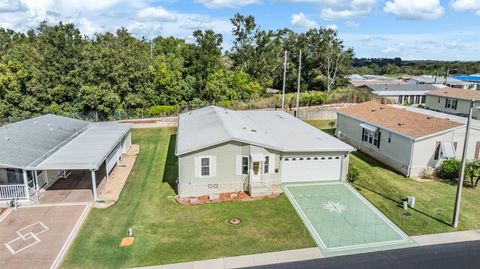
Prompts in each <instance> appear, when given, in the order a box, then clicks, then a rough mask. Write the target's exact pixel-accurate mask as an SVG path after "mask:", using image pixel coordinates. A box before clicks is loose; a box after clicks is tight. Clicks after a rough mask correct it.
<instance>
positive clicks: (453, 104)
mask: <svg viewBox="0 0 480 269" xmlns="http://www.w3.org/2000/svg"><path fill="white" fill-rule="evenodd" d="M457 102H458V100H452V109H455V110H457Z"/></svg>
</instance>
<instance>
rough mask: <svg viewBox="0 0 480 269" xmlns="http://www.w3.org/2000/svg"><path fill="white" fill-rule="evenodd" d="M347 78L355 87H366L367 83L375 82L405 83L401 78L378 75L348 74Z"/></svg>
mask: <svg viewBox="0 0 480 269" xmlns="http://www.w3.org/2000/svg"><path fill="white" fill-rule="evenodd" d="M348 79H349V80H350V84H351V85H352V86H353V87H354V88H357V89H366V87H367V86H368V85H376V84H382V85H385V84H390V85H396V84H405V82H404V81H403V80H400V79H396V78H392V77H385V76H378V75H363V76H361V75H350V76H348Z"/></svg>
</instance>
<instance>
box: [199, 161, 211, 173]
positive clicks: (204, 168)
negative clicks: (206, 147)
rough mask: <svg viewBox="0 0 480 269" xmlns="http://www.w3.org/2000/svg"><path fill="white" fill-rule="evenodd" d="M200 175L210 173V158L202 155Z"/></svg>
mask: <svg viewBox="0 0 480 269" xmlns="http://www.w3.org/2000/svg"><path fill="white" fill-rule="evenodd" d="M200 169H201V170H200V175H201V176H202V177H207V176H209V175H210V158H209V157H202V158H201V159H200Z"/></svg>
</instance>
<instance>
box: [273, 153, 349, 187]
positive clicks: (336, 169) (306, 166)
mask: <svg viewBox="0 0 480 269" xmlns="http://www.w3.org/2000/svg"><path fill="white" fill-rule="evenodd" d="M341 171H342V157H341V156H323V157H295V158H285V159H282V182H290V183H292V182H315V181H338V180H340V177H341V176H340V175H341Z"/></svg>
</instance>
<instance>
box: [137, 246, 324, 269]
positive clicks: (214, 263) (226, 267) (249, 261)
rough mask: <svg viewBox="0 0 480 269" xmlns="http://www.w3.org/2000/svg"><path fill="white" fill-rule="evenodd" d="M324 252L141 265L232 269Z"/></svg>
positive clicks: (168, 268) (170, 268) (296, 251)
mask: <svg viewBox="0 0 480 269" xmlns="http://www.w3.org/2000/svg"><path fill="white" fill-rule="evenodd" d="M322 257H323V255H322V252H320V249H319V248H304V249H294V250H287V251H279V252H269V253H261V254H253V255H244V256H237V257H228V258H219V259H212V260H203V261H194V262H185V263H175V264H167V265H158V266H151V267H141V268H142V269H230V268H241V267H251V266H259V265H266V264H276V263H285V262H294V261H304V260H311V259H318V258H322Z"/></svg>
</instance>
